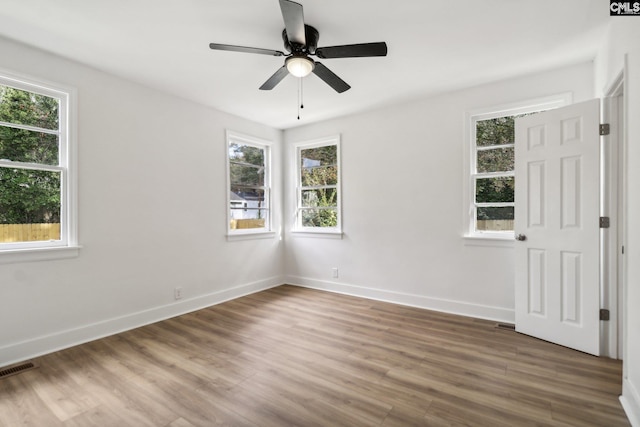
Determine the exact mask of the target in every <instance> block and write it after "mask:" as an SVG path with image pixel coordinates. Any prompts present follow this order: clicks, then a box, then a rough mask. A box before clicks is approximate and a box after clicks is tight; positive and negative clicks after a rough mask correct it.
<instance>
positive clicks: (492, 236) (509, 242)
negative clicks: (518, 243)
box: [463, 233, 515, 248]
mask: <svg viewBox="0 0 640 427" xmlns="http://www.w3.org/2000/svg"><path fill="white" fill-rule="evenodd" d="M463 239H464V244H465V246H492V247H502V248H512V247H513V246H514V243H515V237H514V234H513V233H504V234H501V233H500V234H499V233H486V234H466V235H464V236H463Z"/></svg>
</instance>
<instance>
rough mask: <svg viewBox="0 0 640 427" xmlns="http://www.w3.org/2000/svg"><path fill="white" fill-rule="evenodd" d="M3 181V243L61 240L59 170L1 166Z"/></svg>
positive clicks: (0, 192)
mask: <svg viewBox="0 0 640 427" xmlns="http://www.w3.org/2000/svg"><path fill="white" fill-rule="evenodd" d="M0 182H1V183H2V187H1V188H0V224H2V226H0V230H2V232H1V233H0V242H5V243H6V242H29V241H40V240H60V173H59V172H49V171H37V170H25V169H9V168H0ZM33 224H50V225H49V226H46V225H42V226H32V225H33Z"/></svg>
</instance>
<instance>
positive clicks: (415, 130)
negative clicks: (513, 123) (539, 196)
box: [285, 63, 593, 322]
mask: <svg viewBox="0 0 640 427" xmlns="http://www.w3.org/2000/svg"><path fill="white" fill-rule="evenodd" d="M568 91H571V92H573V99H574V101H575V102H579V101H582V100H586V99H590V98H592V97H593V64H591V63H585V64H580V65H576V66H573V67H568V68H565V69H561V70H556V71H552V72H547V73H542V74H537V75H531V76H525V77H522V78H518V79H514V80H508V81H503V82H500V83H495V84H490V85H485V86H481V87H475V88H472V89H468V90H463V91H459V92H454V93H447V94H443V95H441V96H437V97H432V98H429V99H424V100H421V101H416V102H412V103H407V104H403V105H399V106H393V107H389V108H386V109H382V110H377V111H372V112H369V113H366V114H361V115H356V116H350V117H344V118H341V119H336V120H331V121H328V122H324V123H320V124H313V125H309V126H303V127H299V128H295V129H290V130H287V131H286V132H285V144H286V145H290V144H291V143H295V142H301V141H305V140H313V139H317V138H320V137H324V136H328V135H334V134H341V136H342V191H343V199H342V200H343V223H344V227H343V228H344V237H343V239H342V240H339V239H322V238H313V237H307V236H300V235H296V234H294V233H291V224H286V225H285V229H286V238H285V240H286V244H285V248H286V250H285V253H286V271H287V273H288V275H289V276H288V281H289V282H290V283H295V284H299V285H304V286H311V287H317V288H322V289H329V290H333V291H337V292H345V293H350V294H355V295H361V296H366V297H371V298H378V299H383V300H389V301H395V302H399V303H404V304H411V305H415V306H420V307H427V308H433V309H437V310H443V311H449V312H454V313H460V314H465V315H470V316H479V317H484V318H490V319H498V320H503V321H511V322H512V321H513V320H514V304H515V303H514V285H513V277H514V268H513V264H514V254H513V242H509V243H508V244H507V245H503V246H502V247H491V246H475V245H471V244H470V243H469V242H468V241H466V240H465V239H463V237H462V236H463V233H464V230H465V227H466V224H465V223H464V220H463V216H464V214H463V212H466V211H467V209H468V208H467V206H466V200H464V199H463V197H462V196H461V194H462V192H463V182H464V179H463V178H464V173H463V164H464V154H466V153H464V152H463V144H464V138H465V136H464V129H465V112H467V111H469V110H475V109H478V108H482V107H489V106H494V105H502V104H509V103H513V102H518V101H524V100H527V99H533V98H539V97H544V96H549V95H554V94H558V93H562V92H568ZM286 153H287V154H288V155H289V158H288V159H287V161H286V163H285V165H286V167H287V168H288V173H287V178H288V179H293V177H294V173H293V167H294V165H293V160H292V158H291V156H292V154H293V150H291V149H289V148H287V150H286ZM285 192H286V195H285V211H286V212H288V213H290V212H293V211H294V208H295V197H294V189H293V188H292V187H291V186H286V191H285ZM398 203H404V204H407V205H406V208H407V209H401V208H399V207H398ZM407 211H410V212H413V214H411V215H405V214H399V212H407ZM332 267H338V268H339V276H340V277H339V278H338V279H332V278H331V268H332Z"/></svg>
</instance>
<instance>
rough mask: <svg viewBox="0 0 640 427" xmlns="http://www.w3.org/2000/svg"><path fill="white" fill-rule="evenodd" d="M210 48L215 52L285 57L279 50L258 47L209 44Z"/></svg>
mask: <svg viewBox="0 0 640 427" xmlns="http://www.w3.org/2000/svg"><path fill="white" fill-rule="evenodd" d="M209 47H210V48H211V49H214V50H227V51H230V52H244V53H259V54H261V55H270V56H284V52H280V51H279V50H270V49H260V48H258V47H244V46H234V45H231V44H219V43H209Z"/></svg>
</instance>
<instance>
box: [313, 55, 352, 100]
mask: <svg viewBox="0 0 640 427" xmlns="http://www.w3.org/2000/svg"><path fill="white" fill-rule="evenodd" d="M313 74H315V75H316V76H318V77H320V78H321V79H322V80H323V81H324V82H325V83H326V84H328V85H329V86H331V87H332V88H333V89H334V90H335V91H336V92H338V93H342V92H344V91H346V90H349V89H351V86H349V85H348V84H347V83H346V82H345V81H344V80H342V79H341V78H340V77H338V76H337V75H336V74H335V73H334V72H333V71H331V70H330V69H328V68H327V67H325V66H324V65H322V64H321V63H320V62H316V66H315V68H314V69H313Z"/></svg>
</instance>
